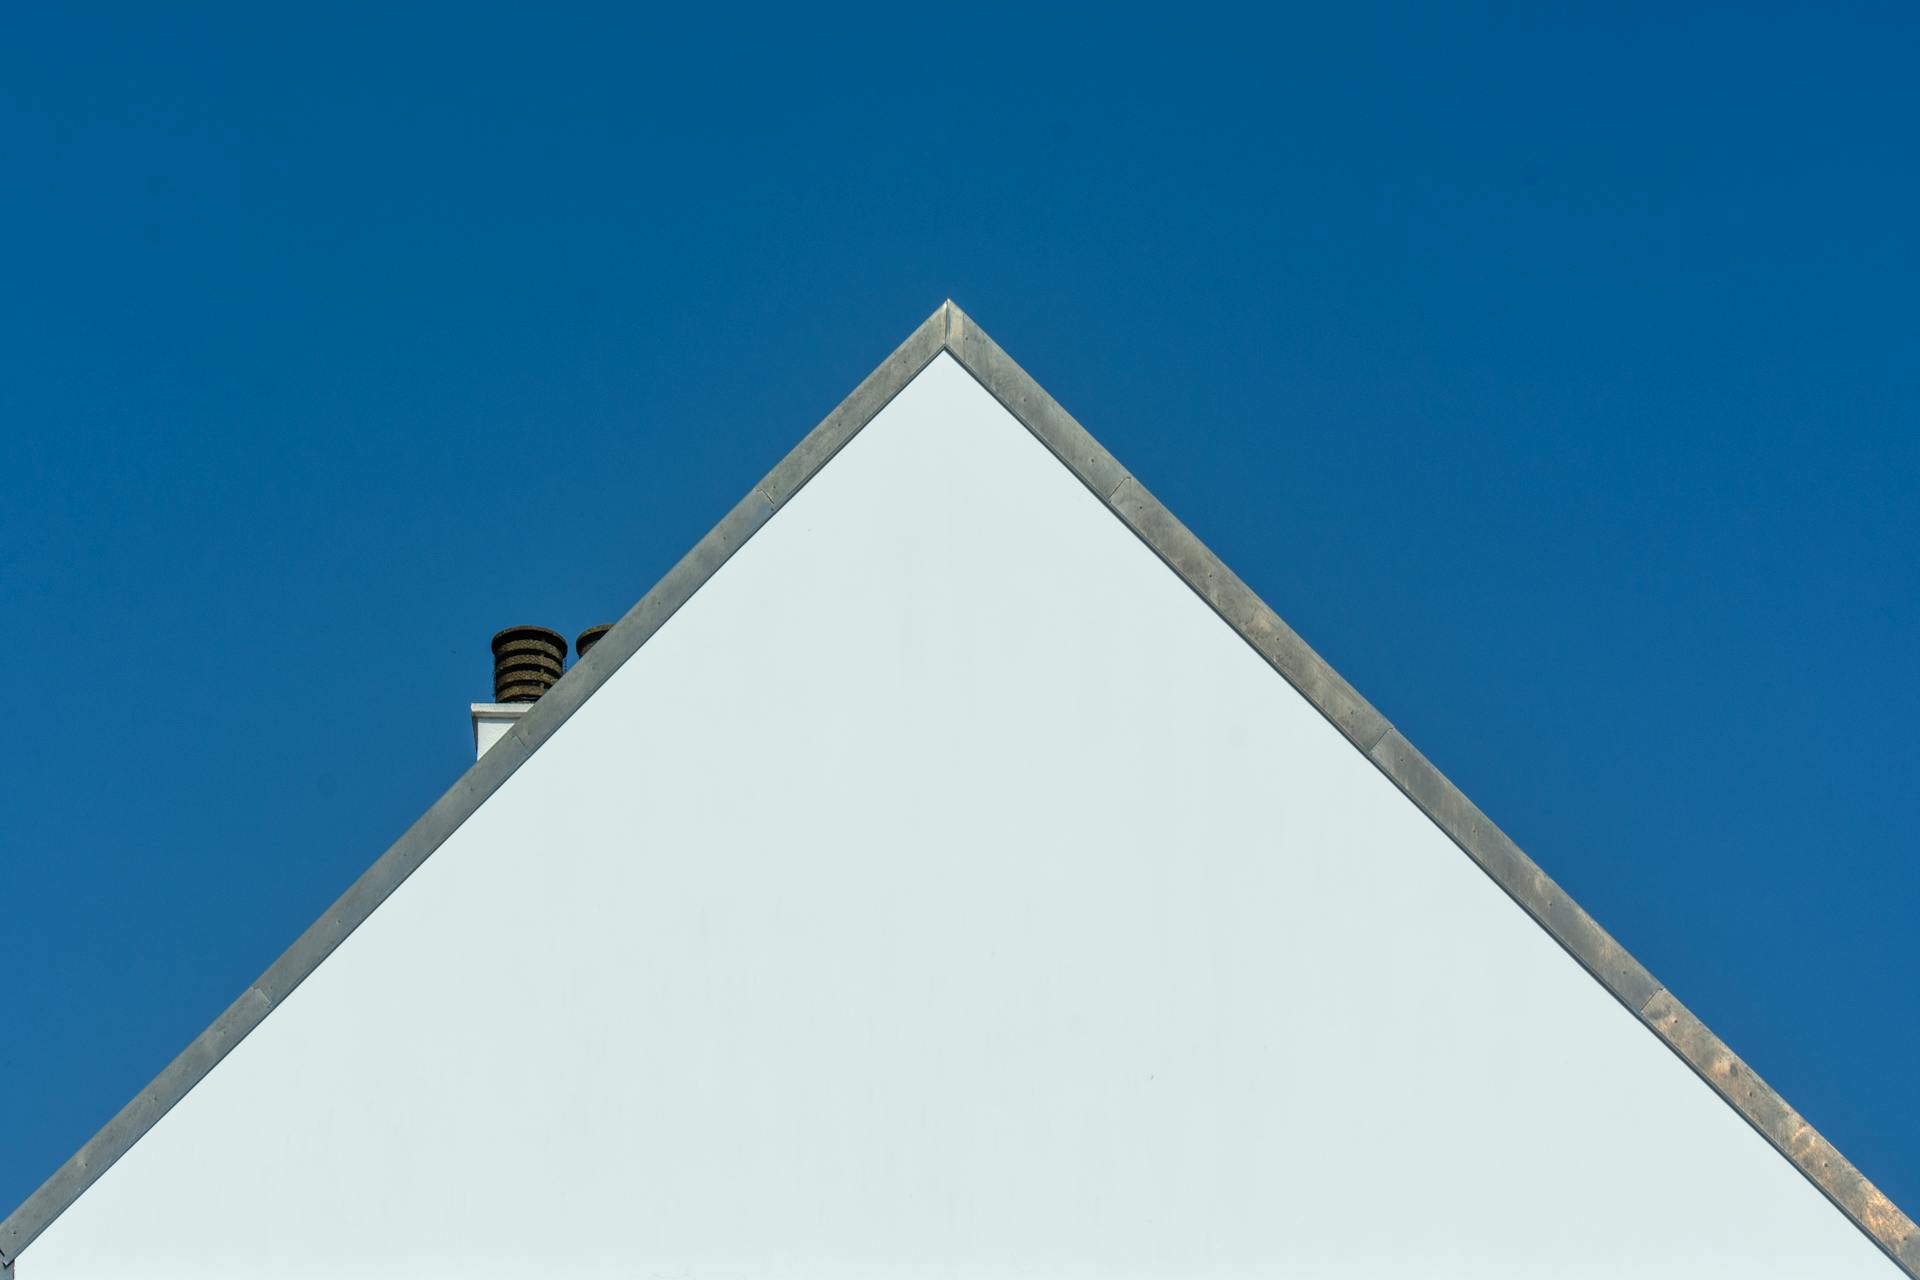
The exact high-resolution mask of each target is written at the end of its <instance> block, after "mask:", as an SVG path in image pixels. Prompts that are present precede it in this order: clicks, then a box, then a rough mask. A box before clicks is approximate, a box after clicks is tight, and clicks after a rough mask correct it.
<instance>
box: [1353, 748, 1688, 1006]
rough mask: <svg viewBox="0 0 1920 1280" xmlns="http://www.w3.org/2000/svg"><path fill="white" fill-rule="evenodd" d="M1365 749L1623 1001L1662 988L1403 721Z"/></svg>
mask: <svg viewBox="0 0 1920 1280" xmlns="http://www.w3.org/2000/svg"><path fill="white" fill-rule="evenodd" d="M1368 755H1369V758H1370V759H1372V761H1373V763H1374V764H1375V765H1376V766H1377V767H1378V768H1379V770H1380V771H1381V772H1382V773H1384V774H1386V775H1387V777H1389V778H1391V779H1392V780H1393V783H1394V785H1395V786H1397V787H1399V788H1400V790H1401V791H1402V792H1404V793H1405V794H1406V796H1407V798H1408V799H1410V800H1412V801H1413V803H1414V804H1415V805H1416V806H1418V808H1419V809H1420V811H1421V812H1422V813H1424V814H1426V815H1427V817H1429V818H1431V819H1432V820H1433V822H1434V825H1435V826H1437V827H1439V828H1440V829H1441V830H1442V831H1444V832H1446V833H1447V835H1448V836H1449V837H1450V838H1451V839H1452V840H1453V842H1454V843H1455V844H1457V845H1459V846H1460V848H1461V849H1462V850H1463V851H1464V852H1465V853H1466V855H1467V856H1468V857H1470V858H1472V859H1473V860H1474V862H1475V863H1477V864H1478V865H1479V867H1480V869H1481V870H1483V871H1485V872H1486V873H1487V874H1488V875H1489V876H1491V877H1492V878H1493V881H1494V883H1495V884H1498V885H1499V886H1500V887H1501V888H1502V889H1504V890H1506V892H1507V895H1508V896H1509V897H1511V898H1512V899H1513V900H1514V901H1515V902H1517V903H1519V904H1520V905H1521V906H1522V907H1524V908H1525V909H1526V912H1527V914H1528V915H1530V916H1532V917H1533V918H1534V920H1535V921H1537V922H1538V923H1539V924H1540V926H1541V927H1542V928H1544V929H1545V930H1546V931H1547V932H1548V933H1550V934H1552V935H1553V938H1554V940H1555V941H1556V942H1558V943H1559V944H1560V945H1561V946H1562V947H1565V948H1566V949H1567V952H1568V953H1569V954H1571V955H1572V956H1573V958H1574V959H1575V960H1578V961H1579V962H1580V964H1581V965H1582V966H1583V967H1584V968H1585V969H1586V970H1587V972H1589V973H1591V974H1592V975H1593V976H1594V977H1596V978H1598V979H1599V980H1600V982H1601V983H1602V985H1604V986H1605V987H1606V988H1607V990H1609V991H1611V992H1612V993H1613V994H1614V995H1615V996H1616V997H1617V998H1618V999H1619V1000H1620V1002H1621V1003H1622V1004H1624V1005H1626V1006H1627V1007H1628V1008H1629V1009H1631V1010H1633V1011H1634V1012H1635V1013H1638V1012H1639V1011H1640V1008H1641V1006H1643V1005H1645V1004H1646V1002H1647V1001H1648V999H1650V998H1651V997H1652V996H1653V994H1654V992H1656V991H1658V990H1660V984H1659V983H1658V982H1657V981H1655V980H1654V977H1653V975H1652V974H1650V973H1648V972H1647V971H1646V969H1645V968H1644V967H1643V966H1642V965H1641V964H1640V962H1639V961H1637V960H1635V959H1634V958H1633V957H1632V956H1631V955H1629V954H1628V953H1627V950H1626V948H1625V947H1623V946H1621V945H1620V944H1619V943H1618V942H1617V941H1615V940H1614V937H1613V935H1612V934H1610V933H1608V932H1607V931H1606V930H1605V929H1602V928H1601V927H1600V925H1599V923H1598V922H1597V921H1595V920H1594V918H1593V917H1592V916H1590V915H1588V914H1587V913H1586V912H1585V911H1584V910H1582V909H1581V907H1580V904H1578V903H1577V902H1575V901H1574V900H1573V899H1572V898H1571V897H1569V896H1568V895H1567V892H1566V891H1565V890H1564V889H1562V888H1561V887H1560V886H1559V885H1558V884H1556V883H1554V880H1553V877H1551V876H1549V875H1548V874H1547V873H1546V872H1544V871H1542V870H1541V869H1540V867H1539V865H1538V864H1537V863H1535V862H1534V860H1533V859H1532V858H1529V857H1528V856H1527V855H1526V854H1525V853H1523V852H1521V849H1520V846H1519V845H1517V844H1515V843H1514V842H1513V841H1512V840H1511V839H1510V838H1509V837H1508V836H1507V833H1506V832H1504V831H1502V830H1500V828H1499V827H1497V826H1495V825H1494V824H1493V822H1492V820H1491V819H1489V818H1488V817H1487V816H1486V815H1485V814H1483V813H1481V812H1480V809H1479V807H1478V806H1477V805H1475V804H1474V803H1473V801H1471V800H1469V799H1467V797H1466V796H1465V795H1463V794H1461V791H1460V789H1459V788H1458V787H1456V786H1454V785H1453V783H1452V782H1450V781H1448V780H1447V777H1446V775H1444V774H1442V773H1441V772H1440V771H1439V770H1438V769H1436V768H1434V767H1433V765H1432V764H1431V763H1430V762H1429V761H1428V760H1427V758H1426V757H1425V756H1423V755H1421V754H1420V752H1419V751H1417V750H1415V748H1414V746H1413V744H1412V743H1410V742H1408V741H1407V740H1406V738H1404V737H1403V736H1401V733H1400V731H1399V730H1398V729H1389V730H1388V731H1387V732H1386V734H1385V735H1384V736H1383V737H1382V738H1381V739H1380V741H1379V742H1378V743H1377V744H1376V745H1375V746H1374V748H1373V750H1372V751H1371V752H1369V753H1368Z"/></svg>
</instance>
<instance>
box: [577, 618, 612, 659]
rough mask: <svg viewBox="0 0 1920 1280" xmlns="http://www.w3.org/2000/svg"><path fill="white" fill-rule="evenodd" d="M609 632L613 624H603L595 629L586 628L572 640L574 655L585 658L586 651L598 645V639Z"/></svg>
mask: <svg viewBox="0 0 1920 1280" xmlns="http://www.w3.org/2000/svg"><path fill="white" fill-rule="evenodd" d="M611 630H613V624H612V623H611V622H603V623H601V624H600V625H599V626H597V627H588V628H587V629H586V630H585V631H582V632H581V633H580V634H579V635H577V636H575V637H574V640H573V651H574V653H575V654H576V655H577V656H579V657H582V658H584V657H586V656H587V650H589V649H591V648H593V646H595V645H597V644H599V643H600V637H601V636H604V635H605V634H607V632H609V631H611Z"/></svg>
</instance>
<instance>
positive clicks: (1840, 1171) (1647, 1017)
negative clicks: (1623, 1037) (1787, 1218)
mask: <svg viewBox="0 0 1920 1280" xmlns="http://www.w3.org/2000/svg"><path fill="white" fill-rule="evenodd" d="M1640 1017H1641V1019H1642V1020H1643V1021H1644V1022H1646V1024H1647V1025H1648V1026H1649V1027H1652V1028H1653V1030H1654V1032H1655V1033H1656V1034H1657V1035H1659V1037H1660V1038H1661V1039H1662V1040H1665V1041H1666V1042H1667V1044H1668V1045H1669V1046H1670V1047H1672V1049H1673V1051H1674V1052H1675V1053H1677V1054H1679V1055H1680V1057H1681V1059H1682V1060H1684V1061H1685V1062H1686V1064H1687V1065H1688V1066H1690V1067H1692V1068H1693V1069H1694V1071H1695V1072H1696V1073H1698V1075H1699V1076H1700V1078H1701V1079H1703V1080H1705V1081H1706V1082H1707V1083H1708V1084H1710V1085H1712V1086H1713V1088H1714V1090H1715V1091H1716V1092H1717V1093H1719V1094H1720V1096H1721V1097H1723V1098H1725V1099H1726V1100H1727V1101H1728V1102H1729V1103H1731V1104H1732V1106H1733V1109H1734V1110H1735V1111H1738V1112H1739V1113H1740V1114H1741V1116H1742V1117H1744V1118H1745V1120H1746V1121H1747V1123H1748V1124H1750V1125H1752V1126H1753V1127H1754V1128H1755V1129H1756V1130H1758V1131H1759V1133H1760V1135H1761V1136H1762V1137H1764V1138H1765V1139H1766V1140H1767V1141H1768V1142H1769V1143H1771V1144H1772V1145H1773V1146H1774V1148H1775V1149H1776V1150H1778V1151H1779V1152H1780V1154H1781V1155H1783V1156H1785V1157H1786V1158H1787V1159H1788V1160H1790V1161H1792V1162H1793V1165H1794V1167H1795V1168H1797V1169H1799V1170H1800V1172H1801V1173H1803V1174H1805V1175H1806V1177H1807V1180H1808V1181H1809V1182H1811V1183H1813V1185H1814V1186H1816V1187H1818V1188H1820V1190H1821V1192H1822V1193H1824V1194H1825V1195H1826V1197H1827V1198H1828V1199H1829V1200H1831V1201H1833V1203H1834V1204H1835V1205H1836V1206H1837V1207H1838V1208H1839V1210H1840V1211H1841V1212H1842V1213H1844V1214H1846V1215H1847V1217H1848V1218H1850V1219H1852V1220H1853V1222H1854V1224H1855V1225H1856V1226H1858V1227H1859V1228H1860V1229H1861V1230H1862V1231H1864V1232H1866V1233H1867V1235H1868V1236H1870V1237H1872V1238H1873V1240H1874V1241H1875V1243H1877V1244H1879V1246H1880V1247H1881V1248H1882V1249H1884V1250H1886V1252H1887V1253H1888V1255H1889V1256H1891V1257H1892V1258H1893V1259H1894V1260H1895V1261H1896V1262H1898V1263H1900V1264H1901V1265H1902V1266H1903V1267H1905V1268H1906V1269H1907V1270H1908V1272H1909V1273H1911V1272H1913V1271H1915V1270H1916V1269H1920V1228H1916V1227H1915V1225H1914V1222H1913V1219H1911V1218H1909V1217H1908V1216H1907V1215H1906V1214H1905V1213H1903V1212H1901V1210H1900V1207H1899V1206H1898V1205H1896V1204H1894V1203H1893V1201H1891V1200H1889V1199H1888V1198H1887V1197H1886V1196H1885V1195H1883V1194H1881V1192H1880V1190H1879V1188H1877V1187H1875V1186H1874V1185H1873V1183H1871V1182H1869V1181H1868V1180H1867V1179H1866V1177H1865V1176H1864V1175H1862V1174H1861V1172H1860V1171H1859V1170H1858V1169H1856V1168H1854V1167H1853V1164H1852V1163H1851V1162H1850V1161H1848V1159H1847V1158H1846V1157H1845V1156H1843V1155H1841V1154H1840V1153H1839V1152H1838V1151H1837V1150H1835V1149H1834V1146H1833V1144H1832V1143H1830V1142H1828V1141H1827V1140H1826V1139H1825V1138H1823V1137H1821V1136H1820V1134H1819V1132H1818V1131H1817V1130H1815V1129H1814V1127H1813V1126H1812V1125H1810V1124H1808V1123H1807V1122H1806V1121H1805V1120H1804V1119H1803V1118H1801V1116H1800V1113H1799V1112H1797V1111H1795V1110H1794V1109H1793V1108H1792V1107H1790V1106H1788V1105H1787V1102H1786V1099H1784V1098H1782V1097H1781V1096H1780V1095H1779V1094H1778V1093H1777V1092H1775V1090H1774V1089H1773V1087H1772V1086H1770V1085H1769V1084H1767V1082H1766V1081H1765V1080H1762V1079H1761V1078H1760V1076H1759V1074H1758V1073H1756V1072H1755V1071H1754V1070H1753V1068H1752V1067H1749V1066H1748V1065H1747V1064H1746V1063H1745V1062H1744V1061H1742V1060H1741V1058H1740V1056H1739V1055H1738V1054H1736V1053H1734V1052H1733V1050H1731V1049H1729V1048H1727V1046H1726V1045H1725V1044H1724V1043H1723V1042H1722V1041H1721V1039H1720V1037H1718V1036H1716V1035H1714V1034H1713V1032H1711V1031H1709V1030H1708V1029H1707V1027H1706V1025H1705V1024H1704V1023H1702V1022H1701V1021H1700V1019H1698V1018H1696V1017H1695V1016H1694V1015H1693V1012H1692V1011H1691V1010H1689V1009H1688V1008H1687V1007H1686V1006H1685V1005H1683V1004H1681V1003H1680V1001H1679V1000H1677V999H1675V998H1674V995H1673V993H1672V992H1670V991H1668V990H1666V989H1665V988H1662V989H1661V990H1660V991H1658V992H1656V993H1655V994H1654V996H1653V997H1652V999H1650V1000H1648V1001H1647V1004H1646V1007H1645V1008H1644V1009H1642V1010H1641V1012H1640Z"/></svg>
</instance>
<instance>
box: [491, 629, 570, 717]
mask: <svg viewBox="0 0 1920 1280" xmlns="http://www.w3.org/2000/svg"><path fill="white" fill-rule="evenodd" d="M566 665H567V638H566V637H565V636H563V635H561V634H560V633H559V632H558V631H550V630H548V629H547V628H546V627H508V628H507V629H506V630H505V631H501V632H498V633H496V634H495V635H494V637H493V700H494V701H495V702H537V701H539V699H540V695H541V694H543V693H545V692H546V691H547V690H549V689H551V688H553V682H554V681H556V680H558V679H559V678H560V674H561V672H563V671H564V670H566Z"/></svg>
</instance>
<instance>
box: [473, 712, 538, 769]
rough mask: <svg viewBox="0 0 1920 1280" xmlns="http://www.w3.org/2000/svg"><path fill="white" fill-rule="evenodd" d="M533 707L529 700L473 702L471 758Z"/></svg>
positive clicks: (476, 757)
mask: <svg viewBox="0 0 1920 1280" xmlns="http://www.w3.org/2000/svg"><path fill="white" fill-rule="evenodd" d="M532 709H533V704H532V703H531V702H476V703H474V704H473V758H474V759H475V760H478V759H479V758H480V757H481V756H483V755H485V754H487V748H489V747H491V746H492V745H493V744H494V743H496V742H498V741H500V739H502V738H504V737H506V736H507V731H508V730H509V729H511V728H513V725H514V722H515V721H516V720H518V719H519V718H520V717H521V716H523V715H525V714H527V712H528V711H531V710H532Z"/></svg>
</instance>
